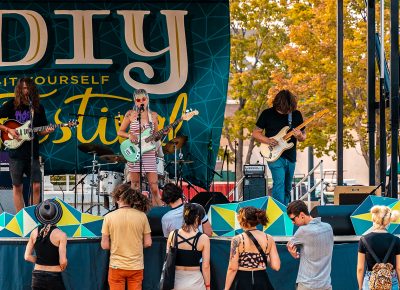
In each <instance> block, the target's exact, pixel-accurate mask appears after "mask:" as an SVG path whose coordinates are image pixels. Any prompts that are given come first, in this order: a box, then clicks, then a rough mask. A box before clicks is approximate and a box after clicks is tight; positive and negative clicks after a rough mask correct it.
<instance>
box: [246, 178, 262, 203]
mask: <svg viewBox="0 0 400 290" xmlns="http://www.w3.org/2000/svg"><path fill="white" fill-rule="evenodd" d="M266 192H267V184H266V181H265V178H264V177H245V178H244V180H243V200H249V199H253V198H258V197H263V196H266Z"/></svg>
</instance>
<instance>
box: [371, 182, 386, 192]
mask: <svg viewBox="0 0 400 290" xmlns="http://www.w3.org/2000/svg"><path fill="white" fill-rule="evenodd" d="M382 185H383V182H381V183H379V184H378V186H377V187H375V188H374V189H373V190H372V191H371V192H370V193H368V195H376V194H375V192H376V191H377V190H378V188H379V187H381V186H382Z"/></svg>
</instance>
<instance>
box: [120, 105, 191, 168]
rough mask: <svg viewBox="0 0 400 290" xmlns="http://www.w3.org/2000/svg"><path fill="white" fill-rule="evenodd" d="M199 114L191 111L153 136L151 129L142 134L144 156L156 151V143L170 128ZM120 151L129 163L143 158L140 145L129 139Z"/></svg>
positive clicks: (123, 143)
mask: <svg viewBox="0 0 400 290" xmlns="http://www.w3.org/2000/svg"><path fill="white" fill-rule="evenodd" d="M198 114H199V111H197V110H194V111H190V112H188V113H186V114H184V115H182V117H180V118H179V119H177V120H175V122H173V123H171V124H169V125H168V126H166V127H164V128H163V129H161V130H160V131H157V132H155V133H154V134H151V128H147V129H146V130H144V131H143V132H142V133H141V134H140V140H141V149H142V155H143V154H144V153H146V152H149V151H151V150H153V149H155V148H156V141H157V140H159V139H160V138H161V137H162V136H163V135H164V134H166V133H167V132H168V130H169V129H170V128H174V127H176V126H177V125H178V124H179V123H180V122H181V121H189V120H190V119H191V118H192V117H193V116H195V115H198ZM120 149H121V153H122V155H123V156H124V157H125V159H126V160H127V161H129V162H132V163H135V162H137V161H138V160H139V158H140V156H141V155H140V153H139V145H138V144H136V143H132V142H131V140H129V139H127V140H125V141H124V142H122V143H121V145H120Z"/></svg>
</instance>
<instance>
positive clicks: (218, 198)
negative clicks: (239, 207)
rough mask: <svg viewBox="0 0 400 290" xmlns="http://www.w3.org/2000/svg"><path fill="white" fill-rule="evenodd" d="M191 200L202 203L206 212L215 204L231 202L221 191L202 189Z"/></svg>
mask: <svg viewBox="0 0 400 290" xmlns="http://www.w3.org/2000/svg"><path fill="white" fill-rule="evenodd" d="M190 202H193V203H198V204H201V205H202V206H203V207H204V209H205V211H206V213H208V210H209V209H210V207H211V205H213V204H224V203H229V200H228V199H227V198H226V197H225V195H223V194H222V192H219V191H210V192H207V191H202V192H199V193H198V194H196V195H195V196H194V197H193V198H192V199H191V200H190Z"/></svg>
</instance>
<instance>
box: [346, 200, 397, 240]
mask: <svg viewBox="0 0 400 290" xmlns="http://www.w3.org/2000/svg"><path fill="white" fill-rule="evenodd" d="M375 205H385V206H388V207H390V208H391V209H392V210H399V209H400V202H399V200H398V199H397V198H391V197H381V196H375V195H369V196H368V197H367V198H366V199H365V200H364V201H363V202H362V203H361V204H360V205H359V206H358V207H357V208H356V210H355V211H354V212H353V213H352V214H351V216H350V219H351V223H352V224H353V228H354V231H355V233H356V235H357V236H361V235H364V234H366V233H368V232H369V231H371V230H372V226H373V223H372V215H371V213H370V210H371V208H372V207H373V206H375ZM387 230H388V232H389V233H392V234H399V233H400V219H398V220H396V221H395V222H391V223H390V224H389V225H388V227H387Z"/></svg>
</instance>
